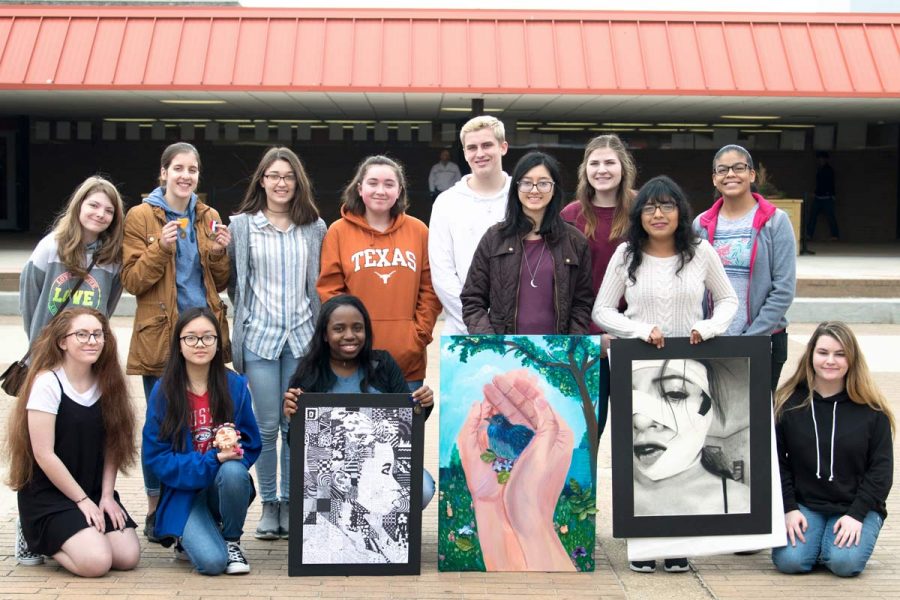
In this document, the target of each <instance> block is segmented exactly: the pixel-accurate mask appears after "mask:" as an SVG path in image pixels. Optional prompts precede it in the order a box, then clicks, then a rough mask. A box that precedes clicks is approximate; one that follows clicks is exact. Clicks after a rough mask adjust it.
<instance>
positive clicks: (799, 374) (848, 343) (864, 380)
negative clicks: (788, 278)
mask: <svg viewBox="0 0 900 600" xmlns="http://www.w3.org/2000/svg"><path fill="white" fill-rule="evenodd" d="M823 335H827V336H828V337H831V338H834V339H835V340H837V342H838V343H839V344H840V345H841V347H842V348H843V349H844V356H846V358H847V375H846V376H845V377H844V389H845V390H846V392H847V396H848V397H849V398H850V400H852V401H853V402H855V403H856V404H865V405H866V406H868V407H869V408H871V409H872V410H876V411H879V412H883V413H884V414H885V416H886V417H887V418H888V421H890V423H891V432H893V431H894V429H895V423H894V413H893V412H891V407H890V406H889V405H888V401H887V398H885V397H884V394H882V393H881V390H879V389H878V386H876V385H875V381H874V380H873V379H872V375H871V373H870V372H869V366H868V364H867V363H866V357H865V356H863V353H862V352H861V351H860V349H859V343H858V342H857V341H856V336H855V335H853V331H852V330H851V329H850V327H849V326H848V325H847V324H846V323H844V322H842V321H823V322H822V323H819V326H818V327H816V330H815V331H814V332H813V334H812V336H811V337H810V338H809V342H808V343H807V344H806V350H805V351H804V352H803V357H802V358H801V359H800V364H799V365H797V370H796V371H795V372H794V374H793V375H791V377H790V378H789V379H788V380H787V381H786V382H785V383H784V385H782V386H781V387H780V388H778V391H777V392H776V393H775V420H776V421H777V420H780V419H781V417H782V415H783V414H784V411H785V405H786V404H787V401H788V399H790V397H791V396H792V395H793V394H794V392H795V391H796V390H797V388H798V387H805V388H806V389H807V390H808V392H807V396H806V398H805V399H804V400H803V402H802V403H800V404H799V405H798V406H797V407H796V408H798V409H799V408H804V407H807V406H809V405H810V403H811V402H812V398H813V385H814V382H815V377H816V372H815V370H814V369H813V362H812V361H813V354H814V353H815V350H816V343H818V341H819V338H820V337H822V336H823Z"/></svg>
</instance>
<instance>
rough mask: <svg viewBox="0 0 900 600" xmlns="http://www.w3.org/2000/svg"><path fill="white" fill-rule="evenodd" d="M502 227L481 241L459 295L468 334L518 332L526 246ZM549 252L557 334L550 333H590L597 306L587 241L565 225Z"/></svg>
mask: <svg viewBox="0 0 900 600" xmlns="http://www.w3.org/2000/svg"><path fill="white" fill-rule="evenodd" d="M502 226H503V223H498V224H497V225H494V226H493V227H491V228H490V229H488V230H487V233H485V234H484V237H482V238H481V241H480V242H479V243H478V248H477V249H476V250H475V256H474V257H473V258H472V264H471V266H470V267H469V273H468V275H467V276H466V284H465V285H464V286H463V290H462V293H461V294H460V300H461V301H462V311H463V322H465V324H466V328H467V329H468V330H469V333H470V334H509V333H516V312H517V309H518V305H519V283H520V281H519V274H520V273H521V269H522V256H523V246H522V239H521V238H519V237H503V236H502V235H501V234H500V228H501V227H502ZM547 248H548V250H550V255H551V256H552V257H553V285H554V287H555V289H554V304H555V306H556V331H548V332H546V333H547V334H587V333H588V329H589V328H590V324H591V309H592V308H593V307H594V290H593V287H592V283H591V281H592V280H591V252H590V249H589V248H588V243H587V238H585V237H584V235H583V234H582V233H581V232H580V231H578V230H577V229H575V228H574V227H572V226H571V225H569V224H568V223H566V224H565V229H564V232H563V234H562V236H561V238H560V239H559V240H557V241H556V242H554V243H552V244H551V243H550V242H549V240H548V243H547Z"/></svg>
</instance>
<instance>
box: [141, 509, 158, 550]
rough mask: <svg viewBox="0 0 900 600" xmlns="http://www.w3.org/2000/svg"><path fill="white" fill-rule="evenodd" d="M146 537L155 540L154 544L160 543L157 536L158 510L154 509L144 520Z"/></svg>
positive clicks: (151, 540) (150, 540)
mask: <svg viewBox="0 0 900 600" xmlns="http://www.w3.org/2000/svg"><path fill="white" fill-rule="evenodd" d="M144 537H145V538H147V541H148V542H153V543H154V544H158V543H159V538H158V537H156V511H155V510H154V511H153V512H151V513H150V514H148V515H147V518H146V519H145V520H144Z"/></svg>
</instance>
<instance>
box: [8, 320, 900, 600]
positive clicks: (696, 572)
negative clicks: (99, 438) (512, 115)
mask: <svg viewBox="0 0 900 600" xmlns="http://www.w3.org/2000/svg"><path fill="white" fill-rule="evenodd" d="M113 327H114V331H115V333H116V335H117V336H118V337H119V339H120V340H122V341H123V342H124V343H122V344H120V346H121V347H124V346H127V340H128V339H129V335H130V328H131V320H130V319H128V318H124V317H117V318H114V319H113ZM813 328H814V325H811V324H800V325H792V326H791V329H790V344H789V354H790V358H789V363H788V365H787V366H786V368H785V373H789V372H791V370H792V368H793V365H794V364H795V362H796V360H797V359H798V358H799V355H800V353H801V352H802V350H803V346H804V345H805V342H806V340H807V338H808V335H809V334H810V333H811V332H812V330H813ZM854 330H855V331H856V333H857V335H858V336H860V341H861V343H862V345H863V350H864V352H865V354H866V357H867V359H868V360H869V363H870V366H871V368H872V369H873V371H875V377H876V379H877V381H878V383H879V385H880V386H881V389H882V390H883V391H884V392H885V393H886V394H887V395H888V398H889V399H890V401H891V405H892V407H893V408H894V411H895V412H897V413H898V414H900V363H898V361H897V360H896V355H897V352H896V349H897V348H898V345H900V326H898V325H857V326H854ZM436 333H437V332H436ZM0 339H2V340H4V343H3V344H0V367H4V368H5V364H7V363H9V362H10V361H11V360H13V359H15V358H18V357H19V356H20V355H21V354H22V353H23V352H24V349H25V335H24V332H23V331H22V327H21V324H20V321H19V320H18V319H17V318H15V317H0ZM123 349H124V348H123ZM437 359H438V343H437V342H434V343H432V345H431V346H430V347H429V364H430V367H429V371H428V379H427V383H428V384H429V385H431V386H432V387H433V388H435V389H437V387H438V381H439V379H440V374H439V366H438V360H437ZM130 384H131V391H132V395H133V398H134V402H135V406H136V407H137V408H138V410H137V412H138V414H140V415H143V406H144V401H143V395H142V391H141V384H140V380H139V378H137V377H132V378H131V382H130ZM437 402H438V410H440V402H441V400H440V398H439V397H438V400H437ZM12 403H13V400H12V399H11V398H8V397H6V396H3V395H2V393H0V427H2V430H0V439H2V440H5V438H6V420H7V418H8V416H9V414H10V410H11V408H12ZM437 424H438V418H437V417H436V416H434V417H432V418H431V419H429V421H428V423H427V431H426V439H427V440H428V444H427V447H426V454H425V465H426V467H427V468H428V469H430V470H431V471H432V472H433V473H435V472H437V471H436V467H437V435H438V432H437V429H438V427H437ZM896 456H898V449H897V448H896V447H895V457H896ZM610 480H611V477H610V447H609V437H608V436H605V437H604V439H603V440H602V442H601V447H600V457H599V485H598V489H599V494H598V496H599V500H598V503H599V507H600V514H599V515H598V532H599V539H598V542H597V547H596V560H597V570H596V571H595V572H594V573H579V574H542V573H439V572H438V571H437V556H436V555H437V543H436V537H437V507H436V505H437V503H434V502H433V503H432V504H431V506H429V507H428V509H426V511H425V513H424V519H423V529H424V532H423V540H424V543H423V548H422V574H421V575H420V576H418V577H386V578H377V577H354V578H345V577H326V578H289V577H288V576H287V542H286V541H274V542H263V541H259V540H255V539H253V537H252V533H248V534H246V535H245V538H244V545H245V549H246V550H247V555H248V558H249V560H250V563H251V568H252V570H251V572H250V574H248V575H245V576H241V577H231V576H225V575H223V576H220V577H216V578H208V577H203V576H200V575H197V574H195V573H193V572H191V568H190V566H189V565H188V564H187V563H183V562H176V561H175V560H173V558H172V553H171V551H170V550H166V549H163V548H162V547H160V546H157V545H154V544H146V543H144V545H143V555H142V559H141V564H140V566H139V567H138V569H136V570H135V571H131V572H127V573H117V572H113V573H111V574H110V575H108V576H106V577H104V578H101V579H98V580H85V579H80V578H77V577H74V576H72V575H69V574H68V573H67V572H65V571H64V570H62V569H61V568H60V567H58V566H57V565H56V564H55V563H53V562H52V561H50V562H49V563H48V564H46V565H42V566H38V567H22V566H19V565H17V564H16V563H15V560H14V558H13V556H12V551H13V542H14V523H15V510H16V509H15V506H16V505H15V495H14V494H13V493H12V492H11V491H9V490H8V489H7V488H6V487H3V486H0V598H29V599H31V598H41V599H50V598H67V599H71V598H94V597H103V598H122V599H124V598H129V599H137V598H148V597H160V598H178V599H181V598H216V599H217V600H218V599H221V598H233V597H253V598H289V597H318V598H366V599H367V600H369V599H372V600H374V599H377V598H435V599H437V598H440V599H441V600H445V599H451V598H467V599H468V598H471V599H485V600H487V599H491V600H493V599H502V598H517V599H520V600H521V598H523V597H525V598H567V599H568V598H574V597H581V598H630V599H650V598H653V599H658V598H665V599H668V598H684V599H700V598H722V599H725V598H753V599H754V600H763V599H765V598H778V599H779V600H781V599H784V598H812V597H816V598H827V597H837V596H843V597H847V596H850V597H860V598H900V554H898V549H900V526H898V527H894V525H896V524H897V523H895V520H896V518H897V517H895V516H894V515H896V514H900V494H897V493H895V494H893V495H892V496H891V497H890V498H889V499H888V511H889V512H890V513H891V516H890V517H889V518H888V519H887V521H886V522H885V525H884V528H883V529H882V532H881V537H880V538H879V540H878V545H877V547H876V550H875V554H874V556H873V558H872V560H871V561H870V563H869V568H868V569H867V570H866V571H865V573H863V575H861V576H860V577H858V578H855V579H850V580H841V579H838V578H837V577H834V576H832V575H830V574H829V573H827V572H824V571H817V572H815V573H813V574H811V575H807V576H785V575H780V574H778V573H777V572H776V571H775V570H774V568H773V567H772V564H771V560H770V558H769V552H768V551H766V552H761V553H759V554H756V555H752V556H734V555H726V556H714V557H706V558H698V559H693V560H692V561H691V563H692V567H693V569H692V571H691V572H689V573H685V574H667V573H664V572H658V573H655V574H651V575H648V574H637V573H633V572H631V571H629V569H628V564H627V560H626V558H625V545H624V542H623V541H621V540H616V539H612V538H611V537H610V536H611V525H610V506H611V489H610ZM117 488H118V490H119V492H120V494H121V496H122V499H123V502H124V504H125V506H126V507H127V508H128V509H129V511H130V512H131V514H132V516H133V517H134V518H135V520H136V521H138V523H139V525H143V517H144V513H145V500H144V497H143V490H142V482H141V476H140V469H133V470H132V472H131V473H130V474H128V475H126V476H121V475H120V478H119V482H118V485H117ZM259 511H260V505H259V503H258V502H255V503H254V504H253V506H251V509H250V515H249V517H248V520H247V526H246V530H247V531H248V532H252V531H253V530H254V529H255V527H256V522H257V520H258V519H259Z"/></svg>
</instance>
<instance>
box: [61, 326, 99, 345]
mask: <svg viewBox="0 0 900 600" xmlns="http://www.w3.org/2000/svg"><path fill="white" fill-rule="evenodd" d="M73 335H74V336H75V339H76V340H78V343H79V344H87V343H88V342H89V341H91V338H94V341H95V342H97V343H98V344H102V343H103V330H102V329H98V330H97V331H85V330H84V329H79V330H78V331H73V332H72V333H67V334H66V335H64V336H63V337H64V338H67V337H72V336H73Z"/></svg>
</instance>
